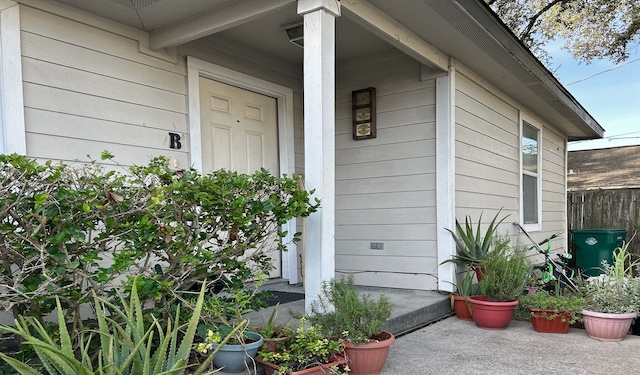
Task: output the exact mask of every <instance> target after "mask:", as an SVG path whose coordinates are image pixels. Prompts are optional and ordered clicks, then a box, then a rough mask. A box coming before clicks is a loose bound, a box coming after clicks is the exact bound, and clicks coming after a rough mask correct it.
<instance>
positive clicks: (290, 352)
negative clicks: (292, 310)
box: [256, 317, 349, 375]
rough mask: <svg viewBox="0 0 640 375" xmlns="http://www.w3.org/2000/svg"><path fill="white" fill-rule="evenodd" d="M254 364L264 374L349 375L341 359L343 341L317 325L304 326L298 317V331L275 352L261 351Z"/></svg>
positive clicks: (303, 319) (305, 323) (342, 356)
mask: <svg viewBox="0 0 640 375" xmlns="http://www.w3.org/2000/svg"><path fill="white" fill-rule="evenodd" d="M256 361H258V362H260V363H262V364H263V365H264V370H265V374H266V375H303V374H304V375H320V374H334V375H344V374H347V373H348V372H349V369H348V367H346V366H345V365H346V363H347V361H346V359H345V357H344V342H343V341H342V340H341V339H331V338H328V337H327V336H325V335H324V334H323V333H322V327H320V326H318V325H311V326H307V320H306V318H305V317H302V318H300V320H299V322H298V328H297V329H296V330H295V331H294V332H293V334H292V335H291V336H290V337H289V338H288V339H287V340H286V341H285V343H284V345H282V346H281V348H279V350H277V351H264V350H261V351H260V352H259V353H258V357H256Z"/></svg>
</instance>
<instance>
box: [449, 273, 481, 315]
mask: <svg viewBox="0 0 640 375" xmlns="http://www.w3.org/2000/svg"><path fill="white" fill-rule="evenodd" d="M471 271H472V270H471V268H469V267H468V266H467V269H466V271H465V275H464V277H463V278H460V277H459V276H458V283H457V284H456V285H455V287H456V291H455V292H453V293H451V295H450V298H451V309H452V310H453V311H454V312H455V313H456V317H458V319H462V320H473V319H472V318H471V304H470V303H469V297H470V296H475V295H478V294H479V293H480V289H479V287H478V284H475V283H474V282H473V275H474V273H473V272H471Z"/></svg>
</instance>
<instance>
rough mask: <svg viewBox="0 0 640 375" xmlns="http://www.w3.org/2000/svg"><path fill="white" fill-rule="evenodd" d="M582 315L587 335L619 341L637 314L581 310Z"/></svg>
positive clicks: (602, 339)
mask: <svg viewBox="0 0 640 375" xmlns="http://www.w3.org/2000/svg"><path fill="white" fill-rule="evenodd" d="M582 315H583V316H584V328H585V329H586V330H587V334H588V335H589V337H591V338H592V339H596V340H600V341H621V340H622V339H624V337H625V336H626V335H627V333H629V328H630V327H631V322H633V319H634V318H635V317H636V316H637V315H638V314H636V313H629V314H607V313H599V312H595V311H590V310H582Z"/></svg>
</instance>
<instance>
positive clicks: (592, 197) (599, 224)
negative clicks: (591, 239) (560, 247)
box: [567, 188, 640, 255]
mask: <svg viewBox="0 0 640 375" xmlns="http://www.w3.org/2000/svg"><path fill="white" fill-rule="evenodd" d="M567 216H568V218H567V221H568V227H569V229H592V228H607V229H625V230H626V231H627V240H629V239H630V238H631V236H633V234H634V233H636V232H640V231H639V228H640V188H621V189H593V190H581V191H569V192H568V193H567ZM629 250H630V251H631V252H632V253H634V254H639V255H640V234H638V235H636V238H635V239H634V240H633V241H632V242H631V243H630V245H629Z"/></svg>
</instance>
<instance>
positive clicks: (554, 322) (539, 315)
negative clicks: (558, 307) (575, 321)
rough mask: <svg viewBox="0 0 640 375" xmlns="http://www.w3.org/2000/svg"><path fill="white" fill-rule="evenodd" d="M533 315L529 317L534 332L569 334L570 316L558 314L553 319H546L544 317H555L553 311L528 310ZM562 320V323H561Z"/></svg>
mask: <svg viewBox="0 0 640 375" xmlns="http://www.w3.org/2000/svg"><path fill="white" fill-rule="evenodd" d="M529 311H531V312H532V313H533V315H532V316H531V324H532V325H533V329H535V330H536V332H540V333H567V332H569V321H570V320H571V314H569V313H562V312H559V313H558V314H557V315H558V316H556V317H555V318H553V319H547V318H546V317H545V315H546V316H551V315H555V314H556V313H555V312H554V311H553V310H540V309H534V308H529ZM563 318H564V321H563Z"/></svg>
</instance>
